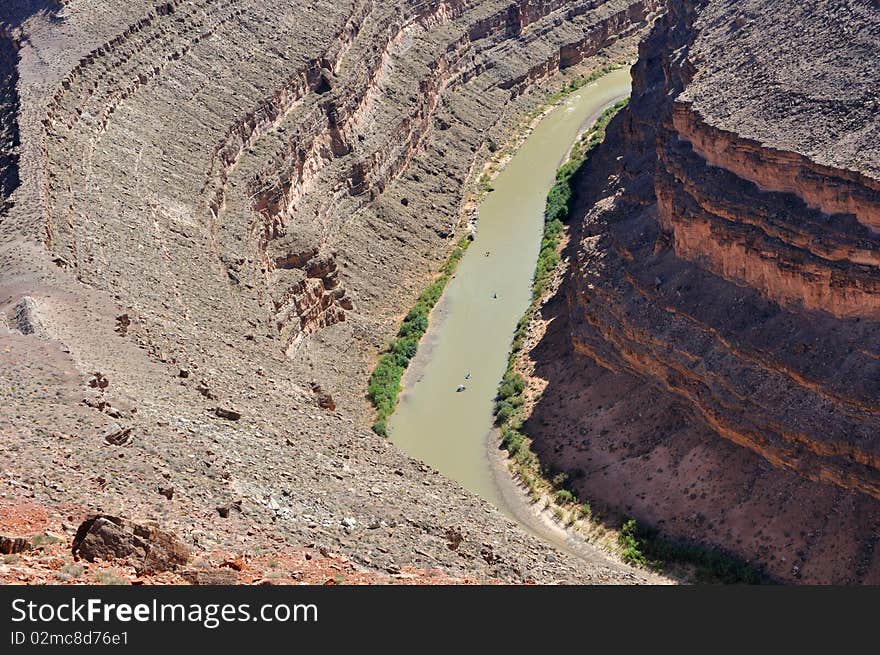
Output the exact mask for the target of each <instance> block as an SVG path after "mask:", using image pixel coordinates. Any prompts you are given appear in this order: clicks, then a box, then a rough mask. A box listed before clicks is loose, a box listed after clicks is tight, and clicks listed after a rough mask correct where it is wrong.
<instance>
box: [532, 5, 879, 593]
mask: <svg viewBox="0 0 880 655" xmlns="http://www.w3.org/2000/svg"><path fill="white" fill-rule="evenodd" d="M878 37H880V14H878V12H877V7H876V4H873V3H871V2H855V1H853V2H833V3H828V4H827V5H826V4H823V5H822V7H821V9H819V8H818V5H815V6H814V3H793V2H779V3H772V4H767V3H759V2H736V3H733V2H723V1H717V0H708V1H703V2H684V1H673V2H670V3H668V11H667V13H666V14H665V16H664V17H663V18H662V19H660V21H658V23H657V25H656V26H655V28H654V29H653V31H652V33H651V36H650V37H649V38H648V39H646V40H645V41H644V42H643V43H642V45H641V48H640V56H639V63H638V64H637V65H636V67H635V68H634V71H633V96H632V101H631V103H630V105H629V107H628V109H627V110H625V112H623V113H622V114H621V116H619V117H618V119H616V120H615V122H614V123H613V124H612V126H611V128H609V133H608V138H607V139H606V142H605V145H604V146H603V148H602V151H601V152H600V153H599V154H598V156H597V157H596V158H594V160H593V161H592V162H591V164H590V170H588V171H587V172H586V173H585V176H584V180H583V187H582V197H581V199H580V204H579V208H578V210H577V211H576V212H575V219H574V224H573V227H572V229H573V234H574V240H575V241H576V245H574V246H572V249H571V253H570V256H571V257H572V264H571V267H570V270H569V271H568V274H567V277H566V280H565V283H564V285H563V290H562V291H561V292H560V293H559V294H558V296H557V297H556V298H554V299H553V300H552V301H551V302H550V303H549V304H548V305H547V306H546V307H545V309H544V310H543V311H544V313H545V314H546V316H545V318H552V317H558V318H559V319H560V321H559V323H558V324H557V325H555V326H554V327H553V328H552V329H549V330H548V332H547V334H546V335H544V337H543V339H542V342H541V343H540V344H536V345H535V347H534V349H533V351H532V359H533V360H534V362H535V370H536V373H535V374H536V376H537V377H538V378H539V379H542V380H543V383H544V384H545V385H547V389H546V390H545V392H544V396H543V397H542V399H541V400H540V402H539V403H538V405H537V407H536V408H535V410H534V412H533V413H532V416H531V418H530V420H529V423H528V428H529V434H531V435H532V436H533V437H534V438H535V441H536V450H537V451H538V453H539V455H540V456H541V458H542V461H548V462H552V463H554V464H555V465H556V466H557V467H559V468H561V469H562V470H568V471H570V472H571V475H572V476H573V477H576V478H577V480H578V482H577V488H578V490H579V492H580V493H581V494H582V495H583V497H586V498H590V499H591V500H594V501H595V502H597V503H599V504H601V505H603V506H604V507H606V508H607V511H608V512H609V513H612V514H615V513H616V514H623V515H626V516H632V517H635V518H637V519H638V520H639V521H640V522H643V523H645V524H647V525H650V526H653V527H655V528H658V529H659V530H660V531H661V533H663V534H664V535H666V536H667V537H672V538H675V539H682V540H686V541H687V540H689V541H697V542H700V543H704V544H710V545H712V546H714V547H717V548H720V549H723V550H725V551H727V552H729V553H732V554H734V555H736V556H738V557H740V558H742V559H744V560H747V561H750V562H752V563H756V564H758V565H760V566H761V567H762V568H763V569H764V570H765V571H766V572H767V573H768V574H769V575H771V577H774V578H776V579H778V580H783V581H791V582H793V581H804V582H813V583H817V582H818V583H829V582H833V583H838V584H841V583H856V582H862V583H876V582H877V581H878V580H880V552H878V550H877V548H876V546H877V540H878V536H880V531H878V528H880V504H878V501H880V458H878V455H880V451H878V447H880V444H878V441H877V435H878V433H880V323H878V318H880V316H878V299H880V296H878V286H877V282H878V280H880V277H878V275H880V269H878V259H877V256H878V252H880V250H878V246H880V241H878V232H877V217H878V215H880V214H878V207H880V204H878V203H880V194H878V189H880V186H878V184H880V175H878V164H877V162H878V159H877V156H876V154H877V153H876V144H877V143H878V135H880V122H878V120H877V118H878V113H877V107H878V104H877V103H878V98H877V95H876V89H877V73H876V71H875V70H874V68H875V67H874V66H873V65H872V64H871V62H876V61H877V58H878V55H880V38H878ZM807 52H809V53H813V55H812V56H814V57H815V61H814V62H813V63H811V64H807V63H806V60H804V59H803V56H804V54H803V53H807ZM624 390H625V391H624ZM578 435H580V436H578ZM584 437H586V438H584Z"/></svg>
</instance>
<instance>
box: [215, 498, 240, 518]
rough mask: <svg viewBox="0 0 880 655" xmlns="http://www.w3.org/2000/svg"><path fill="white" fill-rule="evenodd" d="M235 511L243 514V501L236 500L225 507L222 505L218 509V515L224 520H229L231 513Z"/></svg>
mask: <svg viewBox="0 0 880 655" xmlns="http://www.w3.org/2000/svg"><path fill="white" fill-rule="evenodd" d="M232 510H235V511H236V512H241V501H240V500H235V501H233V502H230V503H226V504H225V505H220V506H219V507H217V514H219V515H220V518H222V519H228V518H229V514H230V512H232Z"/></svg>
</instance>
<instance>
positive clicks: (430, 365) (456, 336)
mask: <svg viewBox="0 0 880 655" xmlns="http://www.w3.org/2000/svg"><path fill="white" fill-rule="evenodd" d="M629 88H630V74H629V70H628V69H625V68H624V69H619V70H616V71H613V72H611V73H609V74H607V75H605V76H603V77H602V78H600V79H599V80H597V81H595V82H592V83H590V84H587V85H585V86H584V87H582V88H581V89H579V90H577V91H575V92H573V93H572V94H570V95H569V96H568V97H566V98H565V100H563V101H562V102H561V103H560V104H559V105H558V106H556V107H555V108H554V109H553V110H552V111H550V112H549V113H548V114H547V115H546V116H545V117H544V118H543V119H542V120H541V121H540V122H539V123H538V125H537V126H536V127H535V129H534V130H533V131H532V132H531V134H530V135H529V136H528V137H527V138H526V140H525V141H524V142H523V143H522V145H521V146H520V147H519V149H518V150H517V151H516V152H515V154H514V155H513V157H512V158H511V159H510V161H509V162H508V163H507V165H506V166H505V167H504V169H503V170H502V171H501V173H500V174H499V175H498V177H497V178H496V179H495V180H494V181H493V182H492V185H493V187H494V191H492V192H491V193H489V194H487V195H486V196H485V198H484V200H483V201H482V203H481V205H480V208H479V221H478V225H477V235H476V238H475V240H474V242H473V243H472V244H471V246H470V248H468V250H467V252H466V253H465V255H464V257H463V258H462V260H461V262H460V263H459V265H458V269H457V270H456V274H455V276H454V277H453V279H452V280H450V281H449V284H448V285H447V287H446V290H445V292H444V294H443V297H442V298H441V300H440V301H439V302H438V304H437V306H436V307H435V308H434V311H433V312H432V314H431V319H430V326H429V328H428V332H427V333H426V334H425V336H424V337H423V339H422V342H421V344H420V346H419V351H418V353H417V354H416V357H415V358H414V359H413V361H412V362H411V364H410V368H409V370H408V371H407V373H406V375H405V377H404V381H403V393H402V395H401V398H400V404H399V405H398V407H397V409H396V411H395V413H394V414H393V415H392V416H391V418H390V420H389V423H388V425H389V433H390V437H391V439H392V440H393V442H394V443H395V444H396V445H397V446H398V447H399V448H401V449H402V450H404V451H406V452H407V453H409V454H410V455H412V456H413V457H415V458H417V459H420V460H422V461H424V462H425V463H427V464H429V465H431V466H432V467H434V468H436V469H437V470H439V471H440V472H441V473H443V474H444V475H446V476H447V477H449V478H453V479H455V480H457V481H459V482H460V483H461V484H462V485H464V486H465V487H467V488H468V489H470V490H471V491H473V492H475V493H477V494H479V495H480V496H482V497H483V498H485V499H486V500H487V501H489V502H490V503H492V504H494V505H495V506H496V507H498V508H499V509H501V510H502V511H503V512H505V513H506V514H507V515H508V516H510V517H512V518H514V519H515V520H517V521H519V522H520V523H524V524H526V525H525V527H527V528H528V529H530V531H532V532H535V531H536V526H535V525H534V523H533V522H530V521H528V520H527V519H525V518H524V517H523V511H522V507H517V506H516V502H515V501H514V500H512V498H513V495H512V494H511V491H510V488H509V487H510V486H511V485H512V482H511V481H509V480H508V481H505V480H499V479H498V478H499V475H498V469H499V467H498V466H497V462H495V463H494V464H493V461H492V460H493V457H492V453H490V451H489V448H488V447H487V444H488V443H489V436H490V434H491V430H492V421H493V417H492V409H493V404H494V398H495V394H496V392H497V390H498V385H499V381H500V379H501V377H502V376H503V375H504V371H505V370H506V367H507V358H508V356H509V353H510V346H511V341H512V339H513V332H514V329H515V328H516V324H517V322H518V321H519V319H520V317H521V316H522V315H523V313H524V312H525V311H526V309H527V308H528V306H529V303H530V302H531V294H532V291H531V282H532V276H533V274H534V268H535V263H536V261H537V258H538V251H539V246H540V243H541V236H542V233H543V222H544V218H543V217H544V205H545V201H546V197H547V192H548V191H549V190H550V187H551V186H552V184H553V181H554V179H555V174H556V170H557V168H558V167H559V166H560V165H561V164H562V163H563V161H564V160H565V158H566V156H567V154H568V152H569V150H570V148H571V145H572V144H573V143H574V141H575V140H576V139H577V138H578V136H579V135H580V133H581V132H582V131H583V130H584V129H586V128H589V127H590V126H591V125H592V124H593V123H594V122H595V120H596V119H597V118H598V117H599V115H600V114H601V113H602V111H603V110H604V109H605V108H606V107H608V106H610V105H611V104H613V103H614V102H616V101H618V100H620V99H622V98H624V97H626V96H627V95H628V94H629ZM460 386H464V387H465V388H464V390H463V391H458V389H459V387H460Z"/></svg>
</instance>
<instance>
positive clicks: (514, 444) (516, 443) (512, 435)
mask: <svg viewBox="0 0 880 655" xmlns="http://www.w3.org/2000/svg"><path fill="white" fill-rule="evenodd" d="M524 440H525V437H524V436H523V435H522V433H520V432H517V431H516V430H513V429H511V428H504V429H503V430H502V431H501V447H502V448H504V449H505V450H506V451H507V452H508V453H510V456H511V457H512V456H514V455H516V454H517V453H518V452H519V449H520V448H522V446H523V441H524Z"/></svg>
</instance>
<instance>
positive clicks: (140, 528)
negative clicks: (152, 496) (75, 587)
mask: <svg viewBox="0 0 880 655" xmlns="http://www.w3.org/2000/svg"><path fill="white" fill-rule="evenodd" d="M72 552H73V554H74V555H75V556H77V557H82V558H83V559H86V560H88V561H90V562H93V561H95V560H110V559H124V560H126V561H127V562H128V563H129V564H131V565H132V566H134V568H135V570H136V571H137V572H138V574H153V573H160V572H162V571H170V570H174V569H177V568H178V567H180V566H183V565H185V564H186V563H187V562H188V561H189V558H190V556H189V551H188V549H187V548H186V546H184V545H183V544H182V543H181V542H180V540H179V539H178V538H177V537H176V536H175V535H173V534H171V533H169V532H165V531H164V530H161V529H159V528H158V527H156V526H154V525H150V524H139V523H134V522H132V521H129V520H127V519H123V518H119V517H117V516H109V515H106V514H99V515H95V516H91V517H89V518H88V519H86V520H85V521H83V523H82V524H81V525H80V526H79V529H78V530H77V532H76V536H75V537H74V539H73V546H72Z"/></svg>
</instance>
